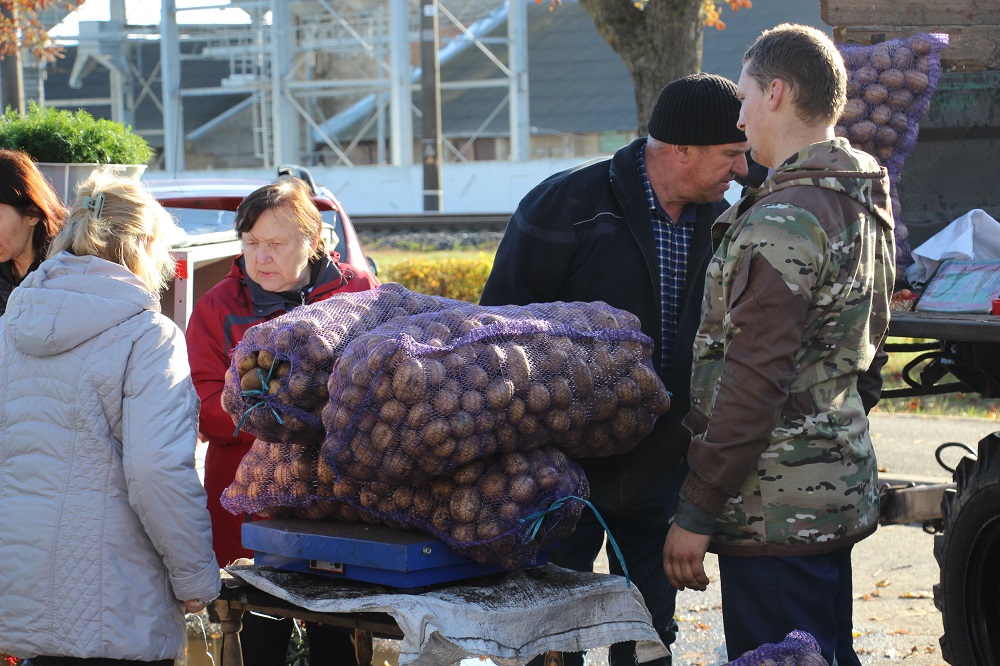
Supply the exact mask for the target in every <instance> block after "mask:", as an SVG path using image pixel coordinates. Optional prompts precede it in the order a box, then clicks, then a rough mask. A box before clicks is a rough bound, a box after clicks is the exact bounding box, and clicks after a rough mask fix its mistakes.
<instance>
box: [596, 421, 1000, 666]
mask: <svg viewBox="0 0 1000 666" xmlns="http://www.w3.org/2000/svg"><path fill="white" fill-rule="evenodd" d="M997 430H1000V423H998V422H997V421H993V420H984V419H959V418H939V417H922V416H890V415H880V414H874V415H873V416H872V427H871V432H872V440H873V443H874V445H875V453H876V455H877V456H878V459H879V467H880V469H882V470H884V471H885V472H887V473H892V474H894V475H895V474H904V475H918V476H925V477H940V478H942V479H943V480H944V481H945V482H947V481H950V480H951V475H950V473H948V472H947V471H945V470H944V469H942V468H941V467H940V466H939V464H938V463H937V461H936V460H935V459H934V452H935V450H936V449H937V447H938V446H939V445H940V444H942V443H944V442H962V443H965V444H967V445H968V446H970V447H971V448H972V449H975V448H976V444H977V443H978V442H979V440H980V439H981V438H982V437H985V436H986V435H988V434H990V433H992V432H995V431H997ZM959 455H960V454H959V452H958V451H957V450H952V451H951V452H950V453H945V454H943V457H944V460H945V462H946V463H948V464H949V465H951V466H954V464H955V463H956V462H957V459H958V456H959ZM933 548H934V538H933V536H931V535H930V534H927V533H925V532H924V531H923V529H922V528H921V527H920V526H907V525H887V526H882V527H880V528H879V530H878V531H877V532H876V533H875V534H874V535H873V536H871V537H870V538H868V539H866V540H864V541H862V542H861V543H860V544H858V546H857V547H855V549H854V556H853V563H854V598H855V602H854V626H855V636H856V638H855V649H856V650H857V652H858V654H859V656H860V657H861V663H862V664H866V665H867V664H884V663H886V662H895V661H900V662H902V661H904V660H905V663H906V664H908V665H911V666H939V665H943V664H945V663H946V662H945V661H944V659H943V658H942V656H941V648H940V645H939V643H938V640H939V638H940V637H941V633H942V625H941V614H940V613H939V612H938V610H937V609H936V608H935V607H934V596H933V587H934V584H935V583H936V582H937V581H938V576H939V573H938V567H937V563H936V562H935V560H934V552H933ZM710 565H711V566H712V571H711V574H710V575H712V576H713V580H718V578H717V577H718V568H717V566H716V565H715V562H714V558H713V561H711V562H710ZM677 614H678V617H679V618H680V620H681V623H680V624H681V635H680V638H679V640H678V643H677V645H676V646H675V651H674V654H675V658H674V664H675V666H717V665H719V664H724V663H725V662H726V653H725V647H724V642H723V634H722V611H721V598H720V596H719V591H718V585H710V586H709V589H708V590H707V591H706V592H690V591H685V592H681V593H680V595H679V596H678V604H677ZM734 656H735V655H734ZM606 664H607V660H606V657H604V656H603V655H602V657H601V660H600V661H597V662H596V663H595V664H594V665H593V666H606ZM956 666H958V665H956Z"/></svg>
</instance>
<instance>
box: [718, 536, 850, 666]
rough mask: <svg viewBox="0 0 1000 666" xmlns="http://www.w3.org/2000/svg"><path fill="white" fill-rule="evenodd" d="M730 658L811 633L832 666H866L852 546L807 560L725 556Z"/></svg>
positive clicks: (724, 597) (724, 609)
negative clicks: (860, 650) (858, 640)
mask: <svg viewBox="0 0 1000 666" xmlns="http://www.w3.org/2000/svg"><path fill="white" fill-rule="evenodd" d="M719 572H720V574H721V577H722V582H721V584H722V620H723V624H724V625H725V630H726V650H727V651H728V653H729V659H730V660H733V659H736V658H738V657H739V656H740V655H742V654H743V653H744V652H747V651H748V650H753V649H756V648H757V647H760V646H761V645H763V644H765V643H780V642H781V641H783V640H784V639H785V636H786V635H787V634H788V632H790V631H792V630H793V629H800V630H802V631H806V632H809V633H810V634H812V635H813V637H814V638H815V639H816V642H818V643H819V645H820V649H821V650H822V652H823V658H824V659H826V661H827V663H829V664H830V665H831V666H860V665H861V661H860V660H859V659H858V655H857V654H856V653H855V652H854V645H853V642H854V637H853V635H852V631H853V629H854V622H853V613H852V609H853V600H852V580H851V548H845V549H843V550H840V551H837V552H835V553H827V554H824V555H810V556H807V557H731V556H724V555H720V556H719Z"/></svg>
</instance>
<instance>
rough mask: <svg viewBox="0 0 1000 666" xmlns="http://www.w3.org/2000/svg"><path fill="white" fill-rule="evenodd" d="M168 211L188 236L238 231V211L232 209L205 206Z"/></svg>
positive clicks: (168, 208) (168, 209) (169, 209)
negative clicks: (206, 207)
mask: <svg viewBox="0 0 1000 666" xmlns="http://www.w3.org/2000/svg"><path fill="white" fill-rule="evenodd" d="M166 210H167V212H168V213H170V216H171V217H173V218H174V220H175V221H176V222H177V224H178V225H179V226H180V228H181V229H183V230H184V231H185V232H187V234H188V236H198V235H201V234H214V233H218V232H220V231H229V232H232V233H233V234H234V235H235V233H236V231H235V229H236V213H234V212H233V211H231V210H210V209H205V208H170V207H167V209H166Z"/></svg>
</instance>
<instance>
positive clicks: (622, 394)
mask: <svg viewBox="0 0 1000 666" xmlns="http://www.w3.org/2000/svg"><path fill="white" fill-rule="evenodd" d="M615 395H616V396H617V397H618V405H619V406H630V405H635V404H638V403H639V401H640V400H642V391H641V390H640V389H639V383H638V382H637V381H635V380H634V379H632V378H631V377H623V378H622V379H621V380H619V381H618V383H617V384H615Z"/></svg>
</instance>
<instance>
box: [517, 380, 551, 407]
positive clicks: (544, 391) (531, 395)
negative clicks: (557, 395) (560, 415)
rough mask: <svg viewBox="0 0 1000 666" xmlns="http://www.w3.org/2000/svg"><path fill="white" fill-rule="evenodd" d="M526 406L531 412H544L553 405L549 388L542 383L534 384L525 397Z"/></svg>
mask: <svg viewBox="0 0 1000 666" xmlns="http://www.w3.org/2000/svg"><path fill="white" fill-rule="evenodd" d="M524 404H525V406H526V407H527V408H528V411H531V412H536V413H539V412H544V411H546V410H547V409H548V408H549V407H550V406H551V405H552V396H551V395H550V394H549V389H548V387H547V386H546V385H545V384H543V383H541V382H532V383H531V384H529V385H528V390H527V392H526V393H525V395H524Z"/></svg>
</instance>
